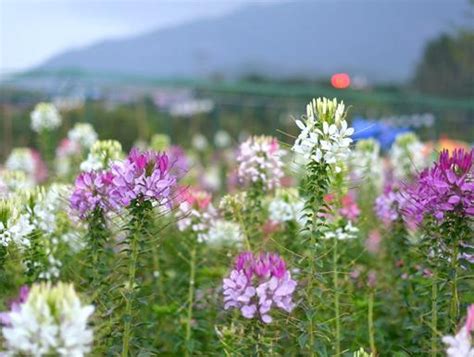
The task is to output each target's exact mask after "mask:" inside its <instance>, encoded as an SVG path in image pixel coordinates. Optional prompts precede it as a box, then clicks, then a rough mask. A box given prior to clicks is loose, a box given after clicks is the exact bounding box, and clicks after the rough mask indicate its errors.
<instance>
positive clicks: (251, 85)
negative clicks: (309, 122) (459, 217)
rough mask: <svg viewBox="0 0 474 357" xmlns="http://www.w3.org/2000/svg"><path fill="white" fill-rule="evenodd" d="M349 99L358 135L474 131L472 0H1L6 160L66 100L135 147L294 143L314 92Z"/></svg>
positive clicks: (471, 136) (68, 119) (454, 136)
mask: <svg viewBox="0 0 474 357" xmlns="http://www.w3.org/2000/svg"><path fill="white" fill-rule="evenodd" d="M318 96H327V97H335V96H337V97H338V98H340V99H343V100H344V101H345V102H346V104H348V105H350V106H351V109H350V117H351V121H352V125H353V126H354V127H355V128H356V131H357V133H356V136H358V137H367V136H375V137H377V138H378V139H379V140H380V141H381V143H382V146H383V147H389V146H390V144H391V142H392V141H393V138H394V137H395V136H396V134H398V133H399V132H403V131H407V130H414V131H416V132H417V133H418V134H419V135H420V136H421V137H422V138H423V139H424V140H433V141H435V140H439V139H442V140H447V139H449V140H462V141H465V142H468V143H471V144H472V142H473V141H474V2H472V1H468V0H444V1H441V0H406V1H403V0H374V1H371V0H339V1H337V0H331V1H329V0H328V1H324V0H313V1H278V0H274V1H270V0H269V1H263V0H262V1H255V0H221V1H210V0H199V1H197V0H196V1H182V0H174V1H152V0H56V1H55V0H49V1H42V0H0V158H1V159H4V158H5V157H6V156H7V155H8V154H9V153H10V151H11V148H12V147H14V146H34V145H35V144H34V140H33V133H32V131H31V130H30V128H29V126H30V120H29V113H30V112H31V110H32V108H33V107H34V105H35V104H36V103H37V102H39V101H52V102H54V103H55V104H56V106H57V107H58V108H59V109H60V110H61V114H62V116H63V119H64V122H65V125H63V127H62V128H61V130H62V131H63V132H62V133H61V135H62V136H64V134H65V133H66V132H67V131H68V130H69V129H70V128H71V127H72V126H73V125H74V123H76V122H88V123H91V124H92V125H93V126H94V127H95V128H96V130H97V132H98V133H99V136H100V138H101V139H109V138H110V139H112V138H113V139H117V140H119V141H120V142H122V144H123V145H124V148H125V149H128V148H130V147H131V146H132V145H133V144H135V143H136V142H137V141H138V142H139V141H145V140H149V139H150V137H151V136H152V135H153V134H155V133H162V134H167V135H169V136H170V137H171V139H172V140H173V142H175V143H177V144H180V145H183V146H184V147H186V146H189V145H191V143H192V140H191V138H192V137H193V135H194V134H196V133H202V134H203V135H204V136H205V137H206V138H207V139H208V140H209V141H211V142H212V140H213V138H214V137H215V134H216V133H219V132H222V131H226V132H227V133H229V134H230V136H231V138H232V139H233V140H234V141H238V140H239V138H240V137H241V136H244V135H246V134H248V133H251V134H259V133H265V134H270V135H275V136H278V137H279V138H280V139H281V140H282V141H291V140H290V139H288V136H291V135H292V134H294V133H296V127H295V125H294V120H295V118H298V117H299V116H301V115H302V114H303V111H304V109H305V104H306V102H308V101H309V100H310V99H311V98H313V97H318Z"/></svg>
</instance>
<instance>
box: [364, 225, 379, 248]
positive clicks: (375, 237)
mask: <svg viewBox="0 0 474 357" xmlns="http://www.w3.org/2000/svg"><path fill="white" fill-rule="evenodd" d="M381 241H382V236H381V235H380V232H379V231H378V230H377V229H374V230H372V231H370V232H369V237H368V238H367V240H366V241H365V247H366V249H367V251H368V252H369V253H372V254H376V253H378V252H379V251H380V243H381Z"/></svg>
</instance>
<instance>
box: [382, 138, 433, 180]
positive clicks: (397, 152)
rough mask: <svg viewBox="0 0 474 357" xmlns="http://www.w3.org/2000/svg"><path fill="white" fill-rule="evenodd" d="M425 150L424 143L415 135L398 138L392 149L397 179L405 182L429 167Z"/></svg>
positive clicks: (391, 160)
mask: <svg viewBox="0 0 474 357" xmlns="http://www.w3.org/2000/svg"><path fill="white" fill-rule="evenodd" d="M423 148H424V146H423V143H422V142H421V141H420V140H419V139H418V137H417V136H416V135H415V134H414V133H404V134H400V135H398V136H397V138H396V139H395V142H394V143H393V145H392V148H391V149H390V162H391V164H392V167H393V174H394V175H395V177H396V178H397V179H399V180H404V179H407V178H410V177H412V176H414V175H417V173H418V172H420V171H421V170H423V169H424V168H425V167H426V166H427V164H428V162H427V160H426V158H425V155H424V154H423Z"/></svg>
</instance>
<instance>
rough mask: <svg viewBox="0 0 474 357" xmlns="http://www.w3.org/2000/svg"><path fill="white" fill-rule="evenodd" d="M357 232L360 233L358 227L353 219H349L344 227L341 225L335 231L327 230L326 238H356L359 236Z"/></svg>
mask: <svg viewBox="0 0 474 357" xmlns="http://www.w3.org/2000/svg"><path fill="white" fill-rule="evenodd" d="M357 233H359V229H358V228H357V227H354V226H353V225H352V223H351V221H349V222H348V223H347V224H346V225H345V226H344V227H339V228H337V229H336V230H334V231H327V232H326V233H325V234H324V238H325V239H333V238H336V239H338V240H348V239H355V238H357Z"/></svg>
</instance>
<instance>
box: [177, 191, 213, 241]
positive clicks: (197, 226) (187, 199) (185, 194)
mask: <svg viewBox="0 0 474 357" xmlns="http://www.w3.org/2000/svg"><path fill="white" fill-rule="evenodd" d="M178 199H179V200H180V201H181V202H180V204H179V206H178V210H177V212H176V216H177V218H178V222H177V225H178V229H179V230H180V231H181V232H183V231H186V230H191V231H192V232H194V233H195V234H196V235H197V240H198V242H203V241H206V240H207V233H208V231H209V228H210V225H211V222H212V221H213V220H214V219H215V217H216V214H217V213H216V210H215V209H214V207H213V206H212V203H211V200H212V196H211V195H210V194H209V193H207V192H205V191H200V190H196V189H193V188H185V189H183V190H182V191H181V193H180V194H179V196H178Z"/></svg>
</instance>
